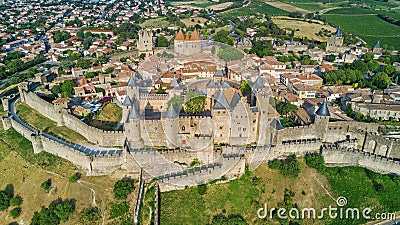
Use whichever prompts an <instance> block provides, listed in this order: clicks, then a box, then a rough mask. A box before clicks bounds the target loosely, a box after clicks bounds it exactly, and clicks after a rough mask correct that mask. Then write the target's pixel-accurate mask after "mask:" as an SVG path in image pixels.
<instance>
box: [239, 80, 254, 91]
mask: <svg viewBox="0 0 400 225" xmlns="http://www.w3.org/2000/svg"><path fill="white" fill-rule="evenodd" d="M240 91H241V92H242V93H243V94H250V92H251V87H250V84H249V82H248V81H247V80H242V83H241V84H240Z"/></svg>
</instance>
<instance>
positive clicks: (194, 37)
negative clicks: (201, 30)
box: [190, 29, 200, 41]
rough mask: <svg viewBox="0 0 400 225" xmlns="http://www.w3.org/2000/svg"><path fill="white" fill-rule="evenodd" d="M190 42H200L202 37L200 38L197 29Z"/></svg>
mask: <svg viewBox="0 0 400 225" xmlns="http://www.w3.org/2000/svg"><path fill="white" fill-rule="evenodd" d="M190 40H191V41H200V36H199V34H198V33H197V31H196V29H195V30H194V31H193V33H192V37H190Z"/></svg>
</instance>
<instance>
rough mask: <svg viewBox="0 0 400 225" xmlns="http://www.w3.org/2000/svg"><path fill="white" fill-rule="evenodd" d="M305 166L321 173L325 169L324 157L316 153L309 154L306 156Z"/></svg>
mask: <svg viewBox="0 0 400 225" xmlns="http://www.w3.org/2000/svg"><path fill="white" fill-rule="evenodd" d="M306 164H307V166H309V167H311V168H314V169H316V170H317V171H320V172H321V171H323V170H324V169H325V160H324V156H322V155H321V154H317V153H309V154H307V155H306Z"/></svg>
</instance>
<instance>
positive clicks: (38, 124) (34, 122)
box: [16, 102, 89, 144]
mask: <svg viewBox="0 0 400 225" xmlns="http://www.w3.org/2000/svg"><path fill="white" fill-rule="evenodd" d="M16 111H17V114H18V116H19V117H20V118H21V120H23V121H24V122H26V123H27V124H29V125H31V126H32V127H34V128H35V129H38V130H40V131H43V132H46V133H49V134H52V135H54V136H57V137H59V138H61V139H63V140H66V141H69V142H73V143H81V144H84V143H89V141H88V140H87V139H86V138H84V137H83V136H82V135H80V134H78V133H76V132H75V131H73V130H71V129H69V128H67V127H65V126H61V127H60V126H57V123H56V122H54V121H52V120H50V119H48V118H47V117H45V116H43V115H42V114H40V113H39V112H38V111H36V110H34V109H33V108H31V107H29V106H28V105H27V104H25V103H21V102H17V104H16Z"/></svg>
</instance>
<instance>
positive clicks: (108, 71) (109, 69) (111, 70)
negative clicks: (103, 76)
mask: <svg viewBox="0 0 400 225" xmlns="http://www.w3.org/2000/svg"><path fill="white" fill-rule="evenodd" d="M105 72H106V73H108V74H112V73H113V72H114V68H113V67H108V68H107V69H106V71H105Z"/></svg>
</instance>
